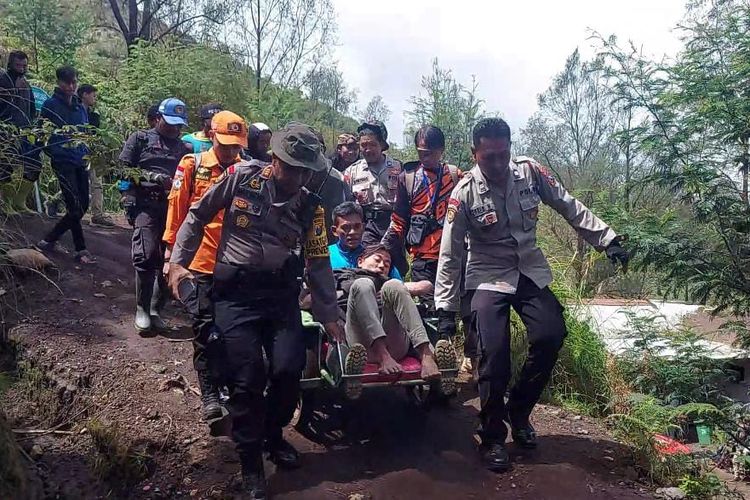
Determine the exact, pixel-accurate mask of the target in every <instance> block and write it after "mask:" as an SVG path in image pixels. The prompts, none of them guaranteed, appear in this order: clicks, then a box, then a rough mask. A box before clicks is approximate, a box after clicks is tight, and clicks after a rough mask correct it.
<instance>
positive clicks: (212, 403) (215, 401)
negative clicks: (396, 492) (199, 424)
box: [198, 371, 223, 421]
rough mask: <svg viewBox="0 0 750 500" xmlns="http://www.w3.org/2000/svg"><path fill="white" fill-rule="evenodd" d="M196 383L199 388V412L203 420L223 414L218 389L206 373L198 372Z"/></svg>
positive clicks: (219, 416) (212, 418)
mask: <svg viewBox="0 0 750 500" xmlns="http://www.w3.org/2000/svg"><path fill="white" fill-rule="evenodd" d="M198 384H199V385H200V389H201V405H202V406H203V408H202V410H201V413H202V415H203V420H205V421H209V420H214V419H217V418H221V417H222V416H223V414H222V411H221V403H220V402H219V389H218V388H217V387H216V385H214V384H213V383H212V381H211V379H210V376H209V375H208V373H206V372H204V371H200V372H198Z"/></svg>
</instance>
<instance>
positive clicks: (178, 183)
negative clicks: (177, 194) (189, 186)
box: [172, 177, 182, 189]
mask: <svg viewBox="0 0 750 500" xmlns="http://www.w3.org/2000/svg"><path fill="white" fill-rule="evenodd" d="M181 187H182V178H180V177H175V179H174V180H173V181H172V189H180V188H181Z"/></svg>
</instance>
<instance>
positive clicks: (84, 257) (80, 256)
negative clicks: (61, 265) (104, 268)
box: [74, 250, 96, 264]
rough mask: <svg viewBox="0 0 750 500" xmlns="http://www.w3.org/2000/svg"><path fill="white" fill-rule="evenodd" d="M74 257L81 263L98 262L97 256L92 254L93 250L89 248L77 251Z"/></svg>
mask: <svg viewBox="0 0 750 500" xmlns="http://www.w3.org/2000/svg"><path fill="white" fill-rule="evenodd" d="M74 259H75V261H76V262H78V263H79V264H96V257H94V256H93V255H91V252H89V251H88V250H81V251H80V252H76V254H75V256H74Z"/></svg>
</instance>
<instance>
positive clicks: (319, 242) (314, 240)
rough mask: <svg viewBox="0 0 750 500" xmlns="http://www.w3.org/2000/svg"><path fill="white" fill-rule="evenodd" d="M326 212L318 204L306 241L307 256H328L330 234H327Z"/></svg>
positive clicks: (312, 257) (309, 257)
mask: <svg viewBox="0 0 750 500" xmlns="http://www.w3.org/2000/svg"><path fill="white" fill-rule="evenodd" d="M325 226H326V221H325V212H324V211H323V208H322V207H320V206H318V208H316V209H315V215H314V216H313V221H312V227H310V230H309V231H308V233H307V239H306V241H305V258H308V259H315V258H328V257H329V254H328V235H327V234H326V229H325Z"/></svg>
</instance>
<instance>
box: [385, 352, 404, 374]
mask: <svg viewBox="0 0 750 500" xmlns="http://www.w3.org/2000/svg"><path fill="white" fill-rule="evenodd" d="M379 371H380V373H382V374H383V375H393V374H395V373H401V372H403V371H404V369H403V368H401V365H400V364H398V363H396V360H395V359H393V358H392V357H391V355H390V354H386V355H385V356H383V359H382V361H381V362H380V369H379Z"/></svg>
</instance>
